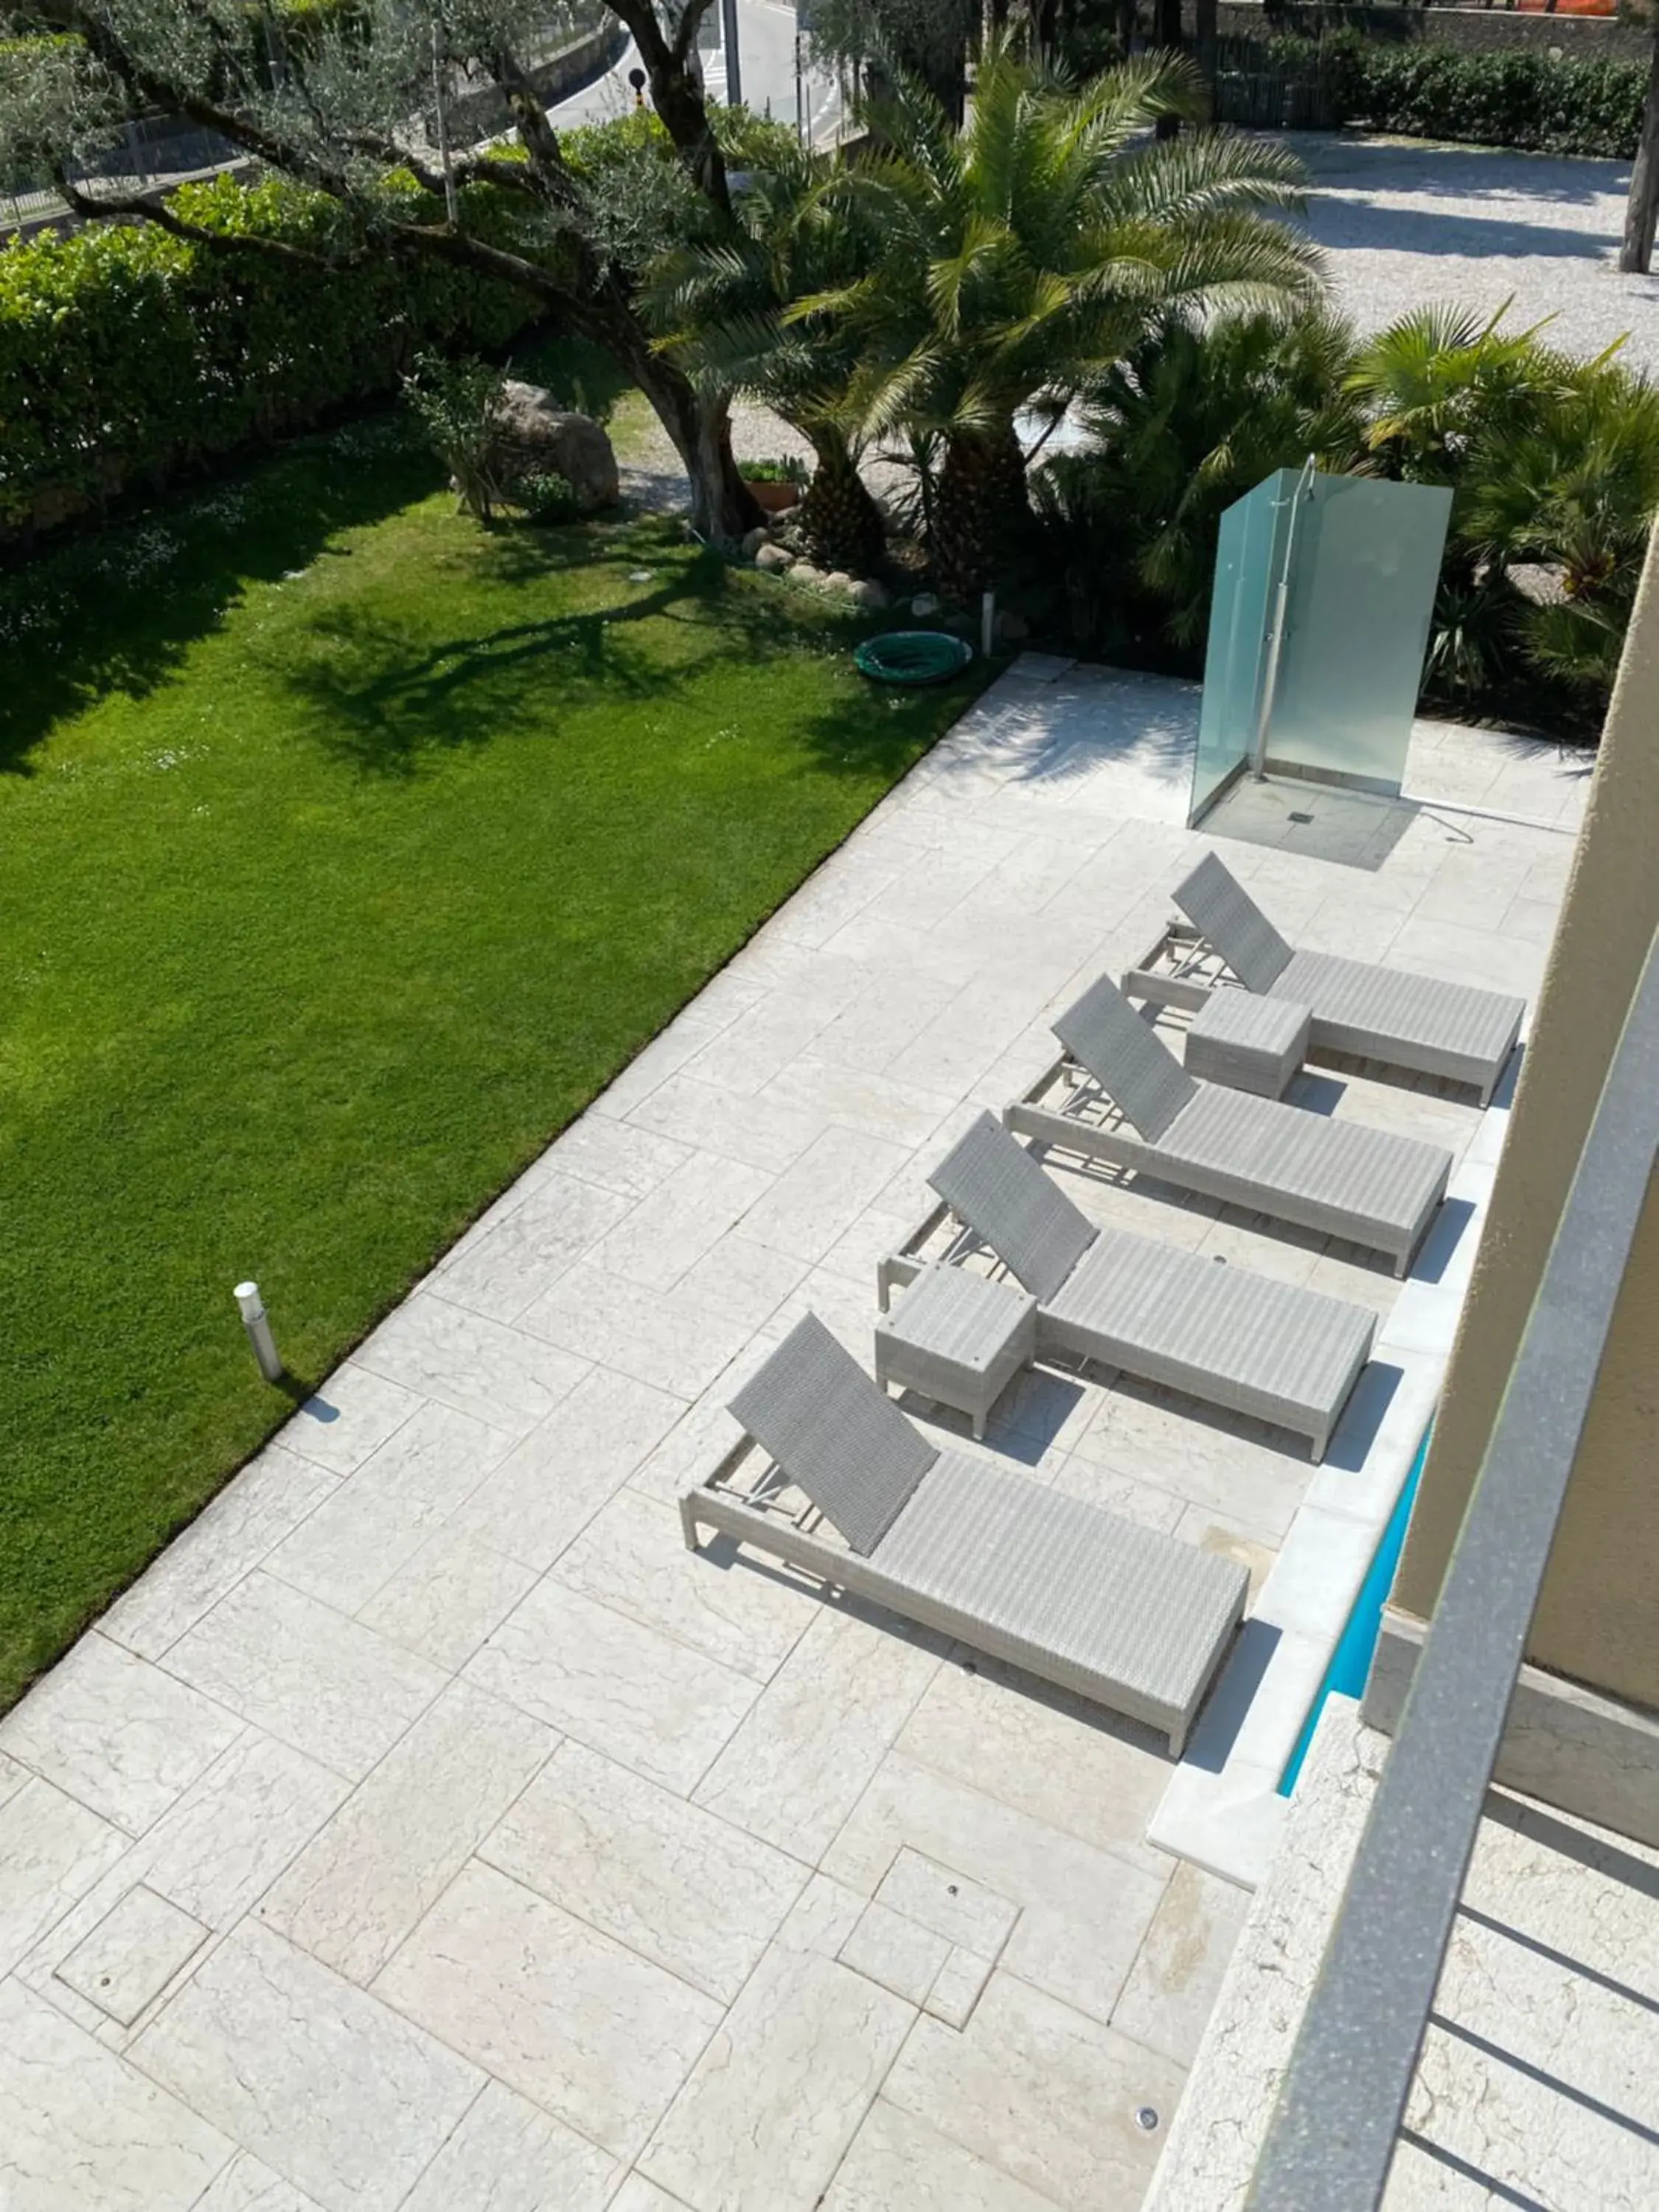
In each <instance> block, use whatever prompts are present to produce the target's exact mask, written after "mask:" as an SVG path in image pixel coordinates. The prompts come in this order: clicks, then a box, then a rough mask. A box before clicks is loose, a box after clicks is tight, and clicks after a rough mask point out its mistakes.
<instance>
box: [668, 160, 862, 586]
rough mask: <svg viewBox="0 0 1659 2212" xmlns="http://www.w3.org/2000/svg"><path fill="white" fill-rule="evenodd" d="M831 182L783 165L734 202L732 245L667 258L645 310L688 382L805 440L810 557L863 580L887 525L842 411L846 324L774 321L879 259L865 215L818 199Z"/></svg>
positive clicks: (811, 317)
mask: <svg viewBox="0 0 1659 2212" xmlns="http://www.w3.org/2000/svg"><path fill="white" fill-rule="evenodd" d="M831 173H832V165H831V164H830V163H829V161H826V160H824V159H823V157H821V156H814V155H811V154H808V153H805V152H804V151H799V150H793V151H788V152H781V153H780V154H779V155H777V156H776V157H775V159H774V160H773V161H772V164H771V166H770V167H769V168H768V170H767V171H766V172H765V173H756V174H754V175H752V176H750V178H749V179H747V181H746V184H745V186H744V190H743V191H742V192H741V193H740V194H739V195H738V198H737V201H736V203H735V212H736V217H737V224H738V236H737V237H736V238H735V239H734V240H726V241H723V242H720V243H719V244H708V243H704V244H702V245H697V244H690V245H686V246H681V247H680V248H678V250H676V251H675V252H671V253H669V254H667V255H665V257H664V258H662V260H661V261H659V263H658V264H657V265H656V267H655V268H654V269H653V271H652V272H651V276H650V280H649V283H648V286H647V313H649V314H650V315H651V316H652V317H653V319H654V320H655V322H656V324H657V325H658V327H659V328H660V329H663V330H665V331H667V332H668V334H669V335H668V336H667V337H665V339H664V340H663V342H662V349H663V351H664V352H665V353H666V354H667V355H669V356H670V357H671V359H673V360H675V361H676V362H678V364H679V365H680V367H681V368H684V369H686V370H688V371H689V372H690V374H691V376H692V378H693V380H694V381H695V382H697V383H699V384H702V385H706V386H708V387H709V388H710V389H713V390H715V391H730V390H733V389H736V390H739V391H745V392H750V394H751V395H753V397H755V398H758V399H762V400H764V401H765V402H766V404H768V405H769V406H770V407H771V408H772V409H773V410H775V412H776V413H777V414H779V415H781V416H782V417H783V419H784V421H785V422H787V423H789V424H790V425H791V427H792V428H794V429H797V430H799V432H800V434H801V435H802V436H803V437H804V438H805V439H806V440H807V441H808V442H809V444H810V445H811V448H812V453H813V456H814V460H815V463H816V465H815V467H814V469H813V471H812V477H811V482H810V483H809V484H808V485H807V488H806V494H805V498H804V499H803V501H802V502H801V508H800V514H799V523H800V527H801V529H802V532H803V533H804V534H805V539H806V543H807V547H808V550H810V551H811V554H812V556H813V557H814V558H815V559H816V560H819V561H822V562H825V563H826V564H827V565H828V566H829V567H830V568H848V569H851V570H853V571H854V573H855V574H865V573H866V572H867V571H868V570H869V569H870V568H872V567H873V566H874V564H875V563H876V562H878V560H879V559H880V557H881V554H882V550H883V545H884V538H885V526H884V523H883V520H882V515H881V510H880V508H879V507H878V506H877V505H876V503H875V501H874V500H873V499H872V497H871V495H870V493H869V491H868V489H866V485H865V483H864V480H863V478H862V477H860V474H859V458H860V453H861V451H862V449H863V442H864V441H863V440H862V438H861V437H860V435H859V431H858V427H857V424H856V422H855V421H854V418H853V416H852V415H851V413H850V412H849V410H848V398H847V394H848V386H849V384H850V383H851V380H852V378H853V374H854V370H855V368H856V367H857V352H856V348H855V345H854V341H853V338H852V335H851V332H850V331H849V330H848V327H847V325H846V324H845V322H844V321H842V320H841V319H837V318H836V317H834V316H832V315H829V314H828V313H823V312H820V313H814V314H805V315H799V316H795V317H793V318H792V319H790V320H789V321H787V323H786V322H785V320H784V319H783V318H784V312H785V310H786V309H787V307H789V306H790V303H791V302H792V301H795V300H798V299H800V298H803V297H805V296H806V295H811V294H815V293H819V292H822V291H823V290H824V289H825V288H827V287H835V286H837V285H842V284H845V283H848V282H849V281H851V280H853V279H854V278H855V277H856V276H858V275H859V274H860V272H861V271H862V270H865V269H867V268H868V267H869V266H870V264H872V261H873V259H874V258H875V255H876V243H875V240H874V239H873V237H872V235H871V234H870V232H869V228H868V225H867V223H866V221H865V220H864V217H863V214H862V210H860V209H859V208H858V207H856V206H849V205H848V204H846V203H845V202H844V201H843V200H842V199H841V198H839V197H837V196H836V195H835V194H834V193H832V192H829V191H826V190H825V186H826V184H827V182H828V180H829V177H830V175H831Z"/></svg>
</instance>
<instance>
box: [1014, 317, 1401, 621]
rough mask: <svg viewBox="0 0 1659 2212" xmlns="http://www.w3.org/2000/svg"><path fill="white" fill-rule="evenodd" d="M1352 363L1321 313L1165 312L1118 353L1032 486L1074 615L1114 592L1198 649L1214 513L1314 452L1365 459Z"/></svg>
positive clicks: (1346, 339) (1346, 329) (1328, 457)
mask: <svg viewBox="0 0 1659 2212" xmlns="http://www.w3.org/2000/svg"><path fill="white" fill-rule="evenodd" d="M1353 357H1354V336H1353V331H1352V328H1351V327H1350V325H1348V324H1347V323H1346V322H1345V321H1343V320H1342V319H1340V317H1339V316H1336V315H1333V314H1330V313H1326V312H1325V311H1323V310H1322V309H1315V310H1314V311H1312V312H1310V313H1283V312H1279V311H1273V310H1269V311H1267V312H1266V313H1243V314H1222V315H1216V316H1212V317H1211V318H1208V319H1202V320H1200V319H1194V318H1192V317H1190V316H1187V315H1177V316H1173V317H1169V318H1166V319H1164V320H1163V321H1162V322H1160V323H1159V324H1158V325H1157V327H1156V328H1154V329H1153V330H1152V331H1149V332H1148V334H1147V335H1146V337H1145V338H1143V339H1142V340H1141V341H1140V343H1139V344H1138V345H1137V346H1135V347H1134V348H1133V349H1132V350H1131V351H1130V352H1129V353H1128V354H1127V355H1126V356H1124V358H1123V359H1122V360H1121V361H1120V362H1114V363H1113V364H1112V366H1111V367H1110V368H1109V369H1108V370H1106V371H1105V373H1104V374H1103V375H1102V376H1101V377H1100V378H1099V379H1098V380H1097V382H1096V383H1095V385H1094V386H1093V387H1092V388H1091V391H1090V392H1089V394H1088V397H1087V399H1086V401H1085V406H1084V410H1083V421H1084V425H1085V428H1086V429H1087V431H1088V432H1089V434H1090V440H1089V444H1088V447H1086V448H1085V449H1084V450H1083V451H1081V452H1079V453H1064V454H1060V455H1058V456H1057V457H1056V458H1055V459H1054V460H1052V461H1048V462H1046V463H1045V464H1044V465H1042V467H1041V468H1040V469H1038V470H1037V471H1036V472H1035V474H1034V477H1033V479H1032V481H1033V488H1034V489H1035V492H1036V500H1037V505H1038V507H1039V510H1040V512H1041V513H1042V514H1043V516H1044V519H1045V520H1048V521H1050V522H1051V523H1052V524H1053V525H1054V529H1053V531H1052V537H1053V541H1054V544H1056V546H1057V547H1060V548H1065V549H1066V550H1069V551H1070V552H1071V553H1072V554H1073V558H1072V559H1071V560H1070V561H1069V562H1068V563H1067V565H1068V566H1069V567H1071V568H1074V569H1075V570H1076V572H1077V573H1075V574H1073V575H1071V576H1069V577H1068V578H1067V590H1068V593H1069V595H1070V597H1071V598H1072V599H1073V605H1074V608H1076V607H1079V606H1086V605H1087V602H1088V601H1089V600H1090V599H1098V595H1099V593H1100V592H1101V590H1102V588H1104V589H1105V590H1106V591H1108V592H1111V591H1113V590H1115V591H1116V592H1118V593H1119V594H1120V595H1121V596H1122V597H1125V598H1127V599H1129V600H1130V601H1132V602H1133V601H1137V600H1138V601H1139V602H1140V603H1141V604H1142V605H1148V606H1150V607H1151V608H1153V609H1155V610H1156V615H1155V617H1154V618H1155V620H1156V622H1157V625H1158V629H1159V630H1160V631H1161V633H1162V634H1163V635H1164V637H1166V638H1167V639H1168V640H1169V641H1170V643H1172V644H1174V645H1176V646H1178V647H1182V648H1190V647H1194V646H1196V645H1199V644H1200V643H1201V642H1202V641H1203V636H1204V629H1205V623H1206V620H1207V618H1208V610H1209V600H1210V584H1211V578H1212V574H1213V571H1214V567H1215V543H1216V530H1217V526H1218V523H1219V520H1220V517H1221V513H1222V510H1223V509H1224V508H1225V507H1230V506H1231V504H1232V502H1233V501H1235V500H1236V499H1239V498H1242V497H1243V495H1244V494H1245V493H1246V492H1247V491H1249V490H1250V489H1252V488H1253V487H1254V486H1255V485H1256V484H1258V483H1261V480H1262V478H1263V477H1267V476H1269V475H1271V473H1272V472H1273V470H1274V469H1278V468H1286V467H1290V468H1295V467H1299V466H1300V465H1301V464H1302V463H1303V461H1304V460H1305V459H1307V457H1308V455H1309V454H1310V453H1312V454H1313V455H1315V456H1316V459H1317V460H1318V461H1319V464H1320V465H1321V466H1322V468H1324V469H1326V470H1328V471H1336V472H1340V473H1348V472H1351V471H1356V470H1359V469H1362V468H1364V467H1365V466H1366V465H1367V462H1366V456H1365V422H1364V416H1363V414H1362V412H1361V410H1360V408H1359V406H1358V402H1357V400H1355V399H1354V398H1352V395H1351V394H1350V393H1349V392H1347V391H1346V388H1345V386H1346V379H1347V376H1348V374H1349V371H1350V370H1351V368H1352V364H1353ZM1090 571H1092V572H1093V573H1092V574H1091V573H1089V572H1090Z"/></svg>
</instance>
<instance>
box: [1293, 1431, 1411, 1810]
mask: <svg viewBox="0 0 1659 2212" xmlns="http://www.w3.org/2000/svg"><path fill="white" fill-rule="evenodd" d="M1430 1435H1431V1431H1429V1430H1426V1429H1425V1431H1424V1432H1423V1441H1422V1443H1420V1444H1419V1446H1418V1447H1417V1457H1416V1458H1415V1459H1414V1460H1413V1462H1412V1471H1411V1473H1410V1474H1408V1475H1407V1477H1406V1486H1405V1488H1404V1489H1403V1490H1402V1491H1401V1493H1400V1502H1399V1504H1397V1505H1396V1506H1395V1509H1394V1511H1393V1513H1392V1514H1391V1515H1390V1516H1389V1525H1388V1527H1387V1528H1385V1529H1384V1530H1383V1541H1381V1543H1379V1544H1378V1546H1377V1547H1376V1558H1375V1559H1373V1560H1372V1561H1371V1564H1370V1571H1369V1572H1368V1573H1367V1575H1366V1577H1365V1579H1364V1582H1363V1583H1361V1584H1360V1586H1359V1595H1358V1597H1357V1598H1356V1599H1355V1600H1354V1601H1353V1611H1352V1613H1350V1614H1349V1615H1348V1625H1347V1626H1346V1628H1345V1629H1344V1630H1343V1632H1342V1636H1341V1640H1340V1643H1339V1644H1337V1647H1336V1649H1335V1650H1334V1651H1333V1652H1332V1654H1331V1663H1330V1665H1329V1666H1328V1668H1326V1670H1325V1679H1324V1680H1323V1681H1322V1683H1321V1684H1320V1686H1319V1694H1318V1695H1317V1696H1316V1698H1315V1699H1314V1701H1313V1705H1312V1706H1311V1708H1310V1711H1309V1714H1308V1717H1307V1719H1306V1720H1305V1721H1304V1723H1302V1733H1301V1735H1299V1736H1297V1740H1296V1748H1295V1750H1294V1751H1292V1752H1291V1756H1290V1761H1289V1764H1288V1765H1286V1766H1285V1771H1284V1773H1283V1774H1282V1775H1281V1776H1280V1777H1279V1796H1281V1797H1288V1796H1290V1794H1291V1790H1294V1789H1295V1787H1296V1778H1297V1775H1298V1774H1300V1773H1301V1771H1302V1762H1303V1760H1304V1759H1305V1758H1306V1757H1307V1755H1308V1746H1309V1745H1310V1743H1311V1742H1312V1741H1313V1732H1314V1730H1315V1729H1316V1728H1317V1727H1318V1725H1319V1716H1320V1714H1321V1713H1322V1712H1323V1711H1324V1710H1325V1700H1326V1699H1327V1698H1328V1697H1329V1696H1330V1694H1331V1692H1332V1691H1333V1690H1334V1691H1335V1692H1336V1694H1337V1695H1338V1696H1339V1697H1341V1698H1358V1697H1359V1696H1361V1695H1362V1694H1363V1692H1364V1687H1365V1677H1366V1675H1367V1674H1369V1673H1370V1664H1371V1654H1372V1652H1373V1651H1375V1650H1376V1638H1377V1632H1378V1631H1379V1630H1380V1629H1381V1627H1382V1626H1383V1606H1384V1604H1385V1603H1386V1601H1387V1600H1388V1595H1389V1590H1390V1589H1392V1587H1393V1585H1394V1571H1395V1567H1397V1566H1398V1565H1399V1564H1400V1552H1401V1546H1402V1545H1403V1544H1404V1543H1405V1541H1406V1524H1407V1522H1408V1521H1409V1520H1410V1519H1411V1517H1412V1500H1413V1498H1415V1497H1416V1495H1417V1480H1418V1477H1419V1475H1420V1474H1422V1472H1423V1462H1424V1461H1425V1458H1426V1457H1427V1456H1428V1450H1429V1437H1430Z"/></svg>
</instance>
